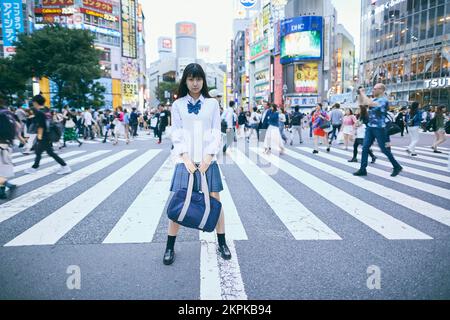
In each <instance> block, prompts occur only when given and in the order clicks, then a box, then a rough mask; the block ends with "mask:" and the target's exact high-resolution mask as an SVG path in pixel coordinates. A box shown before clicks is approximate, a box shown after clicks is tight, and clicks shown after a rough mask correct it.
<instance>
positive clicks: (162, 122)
mask: <svg viewBox="0 0 450 320" xmlns="http://www.w3.org/2000/svg"><path fill="white" fill-rule="evenodd" d="M158 111H159V114H158V118H159V120H158V126H157V128H158V130H157V132H158V144H161V140H162V135H163V133H164V131H166V127H167V126H168V124H169V118H168V114H167V111H166V110H164V106H163V105H160V106H159V110H158Z"/></svg>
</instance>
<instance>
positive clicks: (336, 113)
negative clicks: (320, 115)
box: [328, 103, 344, 145]
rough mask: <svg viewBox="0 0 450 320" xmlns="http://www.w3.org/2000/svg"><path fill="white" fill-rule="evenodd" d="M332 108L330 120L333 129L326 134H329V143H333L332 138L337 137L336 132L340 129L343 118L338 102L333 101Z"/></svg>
mask: <svg viewBox="0 0 450 320" xmlns="http://www.w3.org/2000/svg"><path fill="white" fill-rule="evenodd" d="M332 109H333V110H332V111H331V113H330V120H331V125H332V126H333V130H332V131H331V132H330V133H329V134H328V136H330V135H331V137H330V145H331V144H332V143H333V139H337V133H338V132H340V131H341V127H342V121H343V119H344V114H343V113H342V111H341V105H340V104H339V103H335V104H334V105H333V107H332Z"/></svg>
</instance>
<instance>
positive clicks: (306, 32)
mask: <svg viewBox="0 0 450 320" xmlns="http://www.w3.org/2000/svg"><path fill="white" fill-rule="evenodd" d="M285 16H286V19H285V20H283V21H282V23H281V26H280V51H281V53H280V61H281V64H283V83H284V89H285V92H286V99H285V104H286V105H287V106H294V105H298V106H300V107H302V108H311V107H314V106H315V105H316V104H317V103H318V102H322V103H324V102H328V97H329V95H330V92H331V88H332V87H333V85H334V84H335V82H336V80H337V69H336V55H335V54H334V53H335V50H336V49H335V48H336V41H335V35H336V21H337V13H336V9H335V8H334V7H333V5H332V3H331V0H321V1H316V0H290V1H288V3H287V4H286V7H285Z"/></svg>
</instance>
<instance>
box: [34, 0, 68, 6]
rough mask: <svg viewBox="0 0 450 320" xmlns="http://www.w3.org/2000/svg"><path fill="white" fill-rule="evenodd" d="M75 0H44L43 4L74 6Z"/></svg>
mask: <svg viewBox="0 0 450 320" xmlns="http://www.w3.org/2000/svg"><path fill="white" fill-rule="evenodd" d="M74 4H75V0H42V6H44V7H50V6H73V5H74Z"/></svg>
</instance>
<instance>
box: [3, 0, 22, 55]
mask: <svg viewBox="0 0 450 320" xmlns="http://www.w3.org/2000/svg"><path fill="white" fill-rule="evenodd" d="M1 4H2V7H1V12H2V21H3V51H4V56H5V57H7V56H10V55H12V54H14V53H15V52H16V48H15V47H14V45H13V44H14V42H15V41H17V35H18V34H19V33H22V32H23V31H24V23H23V14H22V0H2V1H1Z"/></svg>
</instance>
